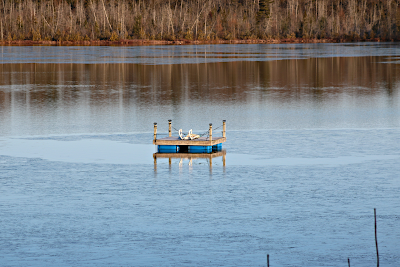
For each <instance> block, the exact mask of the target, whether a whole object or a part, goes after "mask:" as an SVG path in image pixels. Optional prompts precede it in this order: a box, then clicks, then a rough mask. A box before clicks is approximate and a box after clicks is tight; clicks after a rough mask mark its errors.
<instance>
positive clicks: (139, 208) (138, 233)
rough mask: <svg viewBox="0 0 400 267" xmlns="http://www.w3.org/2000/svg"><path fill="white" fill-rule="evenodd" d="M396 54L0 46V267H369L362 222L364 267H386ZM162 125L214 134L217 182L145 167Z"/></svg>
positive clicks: (395, 226)
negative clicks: (218, 142)
mask: <svg viewBox="0 0 400 267" xmlns="http://www.w3.org/2000/svg"><path fill="white" fill-rule="evenodd" d="M398 55H400V45H398V44H395V43H394V44H392V43H360V44H297V45H294V44H289V45H199V46H147V47H46V46H36V47H12V46H10V47H6V46H4V47H0V73H1V79H0V122H1V127H0V213H1V216H0V227H1V229H2V230H1V231H0V240H1V241H2V242H0V263H1V264H0V265H2V266H71V265H72V266H110V265H112V266H266V258H267V254H269V255H270V263H271V266H347V258H350V261H351V265H352V266H373V265H375V264H376V254H375V253H376V252H375V240H374V211H373V209H374V208H376V209H377V223H378V243H379V252H380V263H381V266H398V265H399V263H400V252H399V250H398V248H399V247H400V231H399V226H400V204H399V201H398V196H399V194H400V176H399V174H400V94H399V93H400V89H399V88H400V83H399V79H400V68H399V64H398V63H399V62H398V59H399V57H398ZM168 119H172V124H173V126H174V128H177V129H180V128H182V129H184V130H185V131H187V130H189V129H191V128H192V129H193V132H195V133H200V132H204V131H205V130H207V129H208V123H213V125H214V127H215V128H218V126H220V124H222V120H223V119H226V120H227V142H226V143H224V145H223V148H224V149H225V150H226V165H225V166H223V163H222V157H217V158H214V159H213V161H212V166H210V161H209V160H207V159H201V158H197V159H193V160H192V161H190V160H189V159H187V158H183V159H172V160H171V163H170V162H169V160H168V159H158V162H157V165H154V162H153V153H154V152H155V148H154V146H153V145H152V138H153V123H154V122H157V123H158V130H159V132H160V133H161V134H165V133H167V129H168V121H167V120H168ZM220 130H221V129H218V130H216V131H215V132H214V135H220V134H221V132H220Z"/></svg>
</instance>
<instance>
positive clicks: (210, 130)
mask: <svg viewBox="0 0 400 267" xmlns="http://www.w3.org/2000/svg"><path fill="white" fill-rule="evenodd" d="M208 131H209V134H210V138H209V140H210V141H212V123H210V129H209V130H208Z"/></svg>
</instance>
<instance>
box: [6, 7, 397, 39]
mask: <svg viewBox="0 0 400 267" xmlns="http://www.w3.org/2000/svg"><path fill="white" fill-rule="evenodd" d="M0 1H1V2H0V13H1V15H0V38H1V41H15V40H32V41H90V40H110V41H118V40H127V39H146V40H170V41H172V40H200V41H214V40H256V39H295V38H303V39H310V38H312V39H344V40H347V41H357V40H376V39H380V40H400V5H399V4H400V0H230V1H229V0H36V1H33V0H0Z"/></svg>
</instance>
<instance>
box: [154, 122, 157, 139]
mask: <svg viewBox="0 0 400 267" xmlns="http://www.w3.org/2000/svg"><path fill="white" fill-rule="evenodd" d="M156 140H157V122H155V123H154V141H156Z"/></svg>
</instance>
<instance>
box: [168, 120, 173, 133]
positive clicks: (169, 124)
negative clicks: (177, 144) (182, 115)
mask: <svg viewBox="0 0 400 267" xmlns="http://www.w3.org/2000/svg"><path fill="white" fill-rule="evenodd" d="M171 122H172V120H168V136H169V137H171V136H172V123H171Z"/></svg>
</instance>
